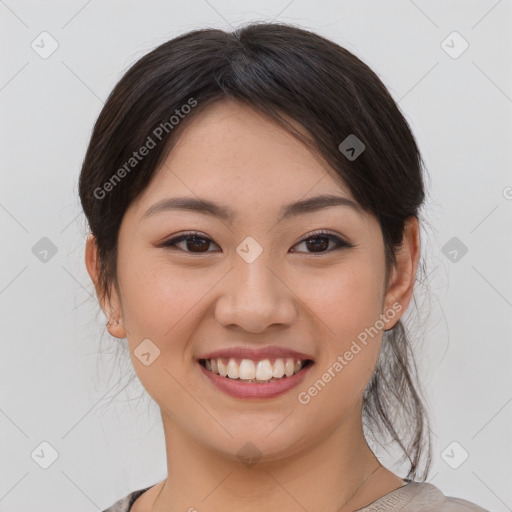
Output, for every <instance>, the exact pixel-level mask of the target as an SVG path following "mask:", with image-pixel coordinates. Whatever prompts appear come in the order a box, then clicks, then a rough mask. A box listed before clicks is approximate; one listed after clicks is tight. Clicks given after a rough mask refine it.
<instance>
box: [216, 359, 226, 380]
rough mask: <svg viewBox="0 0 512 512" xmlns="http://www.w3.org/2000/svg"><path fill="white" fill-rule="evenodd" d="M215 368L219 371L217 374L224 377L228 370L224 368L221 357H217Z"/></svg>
mask: <svg viewBox="0 0 512 512" xmlns="http://www.w3.org/2000/svg"><path fill="white" fill-rule="evenodd" d="M217 368H218V371H219V375H220V376H221V377H226V376H227V374H228V370H227V368H226V365H225V364H224V363H223V362H222V359H217Z"/></svg>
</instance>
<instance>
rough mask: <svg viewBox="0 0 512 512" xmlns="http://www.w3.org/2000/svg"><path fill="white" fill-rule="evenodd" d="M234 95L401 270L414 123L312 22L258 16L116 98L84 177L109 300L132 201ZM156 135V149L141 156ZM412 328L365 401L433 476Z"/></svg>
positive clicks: (389, 337) (203, 38) (153, 58)
mask: <svg viewBox="0 0 512 512" xmlns="http://www.w3.org/2000/svg"><path fill="white" fill-rule="evenodd" d="M226 98H230V99H235V100H238V101H241V102H243V103H244V104H247V105H250V106H251V107H252V108H253V109H255V110H257V111H259V112H261V113H263V114H265V115H267V116H268V117H269V118H270V119H272V120H273V121H275V122H277V123H279V124H280V125H281V126H283V127H284V128H285V129H286V130H288V131H289V132H290V133H292V134H293V135H295V136H296V137H297V138H299V140H301V141H302V142H303V143H304V144H306V145H307V146H308V147H309V148H310V149H311V150H312V151H314V152H315V153H317V154H319V155H320V156H321V157H322V158H323V159H324V161H326V162H327V163H328V165H329V166H330V167H331V168H332V170H331V172H332V174H333V176H335V177H337V178H338V179H341V180H342V181H343V183H344V185H345V186H348V187H349V189H350V191H351V193H352V195H353V196H354V198H355V199H356V200H357V202H358V203H359V204H360V205H361V206H362V207H363V208H364V209H365V210H366V211H367V212H369V213H371V214H372V215H374V216H375V217H376V218H377V219H378V221H379V224H380V227H381V230H382V234H383V239H384V245H385V260H386V269H387V276H388V277H389V275H390V271H391V269H392V266H393V265H394V264H395V263H396V259H395V251H396V250H397V249H399V248H400V246H401V243H402V239H403V234H404V225H405V224H404V223H405V221H406V219H407V218H408V217H411V216H415V217H417V218H419V210H420V207H421V205H422V203H423V201H424V197H425V191H424V183H423V176H422V169H423V167H424V166H423V161H422V158H421V155H420V153H419V150H418V147H417V145H416V142H415V139H414V136H413V134H412V133H411V130H410V128H409V125H408V123H407V121H406V120H405V118H404V117H403V115H402V114H401V112H400V110H399V109H398V106H397V104H396V103H395V101H394V100H393V98H392V97H391V95H390V94H389V92H388V90H387V89H386V87H385V86H384V84H383V83H382V82H381V80H380V79H379V78H378V77H377V75H376V74H375V73H374V72H373V71H372V70H371V69H370V68H369V67H368V66H367V65H366V64H365V63H364V62H362V61H361V60H360V59H359V58H357V57H356V56H355V55H354V54H352V53H350V52H349V51H348V50H346V49H345V48H343V47H341V46H339V45H337V44H335V43H334V42H332V41H329V40H328V39H325V38H323V37H321V36H319V35H317V34H315V33H312V32H310V31H307V30H305V29H301V28H296V27H294V26H291V25H286V24H282V23H259V22H256V23H251V24H248V25H247V26H245V27H242V28H238V29H237V30H235V31H233V32H225V31H222V30H218V29H201V30H194V31H192V32H188V33H186V34H184V35H181V36H179V37H176V38H174V39H172V40H170V41H167V42H165V43H164V44H162V45H160V46H158V47H157V48H156V49H154V50H153V51H151V52H150V53H148V54H147V55H145V56H143V57H142V58H141V59H140V60H138V61H137V62H136V63H135V64H134V65H133V66H132V67H131V68H130V69H129V70H128V71H127V72H126V73H125V74H124V76H123V77H122V78H121V80H120V81H119V82H118V83H117V85H116V86H115V88H114V89H113V91H112V92H111V94H110V96H109V97H108V99H107V101H106V103H105V106H104V108H103V109H102V111H101V113H100V115H99V117H98V120H97V121H96V124H95V126H94V130H93V133H92V136H91V139H90V143H89V146H88V149H87V153H86V155H85V159H84V162H83V167H82V170H81V174H80V183H79V194H80V200H81V202H82V206H83V209H84V212H85V215H86V217H87V220H88V222H89V226H90V230H91V233H92V234H93V235H94V237H95V239H96V243H97V247H98V255H99V262H100V268H99V276H100V278H99V285H100V290H101V294H102V295H103V297H105V298H107V299H109V298H110V290H111V286H112V285H114V286H116V287H117V281H116V260H117V240H118V233H119V228H120V224H121V221H122V219H123V216H124V214H125V212H126V210H127V208H128V207H129V206H130V204H131V203H132V202H133V201H134V200H135V199H136V198H137V197H138V196H139V195H140V194H141V192H142V191H143V190H144V189H145V188H146V187H147V186H148V184H149V183H150V181H151V179H152V177H153V176H154V175H155V172H156V171H157V169H158V168H159V166H160V165H161V163H162V162H163V160H164V158H165V157H166V156H167V154H168V152H169V151H170V150H171V149H172V147H173V144H175V142H176V140H177V137H178V136H179V133H180V132H181V131H182V130H183V129H184V128H185V127H186V126H187V123H188V122H189V121H190V120H191V119H192V118H194V117H195V116H197V115H199V114H200V112H201V111H202V109H204V108H205V107H206V106H208V105H209V104H211V103H213V102H216V101H220V100H222V99H226ZM194 102H195V103H194ZM185 105H189V106H191V105H194V106H193V108H192V107H190V108H186V109H185V108H184V106H185ZM173 115H174V116H175V118H176V119H177V118H178V117H179V120H178V122H175V120H172V119H171V116H173ZM287 116H288V118H291V119H293V120H295V121H297V122H298V123H300V125H302V126H303V127H304V128H305V129H306V130H307V135H305V134H304V133H302V132H299V131H298V130H296V129H295V128H294V127H293V126H292V124H290V123H289V122H288V120H287V118H286V117H287ZM155 134H158V137H157V136H156V135H155ZM351 134H353V135H355V136H356V137H357V138H358V139H359V140H360V141H362V142H363V144H364V145H365V149H364V151H363V152H362V153H361V154H360V155H359V156H358V157H357V158H356V159H354V160H349V159H348V158H347V157H346V156H345V155H344V154H342V152H341V151H340V149H339V145H340V143H341V142H342V141H344V140H345V139H346V138H347V137H348V136H349V135H351ZM148 137H149V138H151V140H152V141H153V142H155V146H154V148H152V149H151V150H150V151H148V152H147V154H146V155H145V156H144V158H141V159H140V160H137V161H136V162H135V161H131V160H130V159H131V158H133V153H134V151H137V150H138V149H139V148H141V147H143V146H145V145H146V146H147V145H148V144H149V139H148ZM156 139H158V140H156ZM127 162H131V164H133V165H131V164H130V166H128V167H127ZM121 169H124V172H123V171H121ZM116 176H117V177H116ZM109 184H110V185H109ZM420 267H421V266H420ZM406 331H407V329H406V328H405V326H404V324H403V323H402V321H398V322H397V323H396V325H395V326H394V328H393V329H391V330H390V331H387V332H385V333H384V337H383V343H382V349H381V353H380V358H379V362H378V365H377V368H376V371H375V373H374V375H373V377H372V379H371V381H370V383H369V385H368V387H367V389H366V390H365V393H364V397H363V399H364V400H363V418H364V424H365V427H366V428H367V430H368V431H369V432H370V433H372V434H375V433H376V432H377V433H379V434H382V438H384V436H385V435H387V436H388V437H390V439H391V440H392V441H394V442H395V443H396V444H397V446H398V447H399V448H400V450H401V452H402V453H403V459H402V460H407V461H408V463H409V472H408V474H407V478H412V479H422V480H425V479H426V476H427V474H428V470H429V467H430V463H431V442H430V432H429V427H428V415H427V413H426V408H425V406H424V404H423V401H422V399H421V394H420V388H419V386H418V383H417V370H416V366H415V363H414V360H413V357H412V352H411V346H410V345H411V344H410V340H409V336H408V334H407V332H406ZM423 459H425V464H424V470H423V473H421V474H420V463H421V460H423Z"/></svg>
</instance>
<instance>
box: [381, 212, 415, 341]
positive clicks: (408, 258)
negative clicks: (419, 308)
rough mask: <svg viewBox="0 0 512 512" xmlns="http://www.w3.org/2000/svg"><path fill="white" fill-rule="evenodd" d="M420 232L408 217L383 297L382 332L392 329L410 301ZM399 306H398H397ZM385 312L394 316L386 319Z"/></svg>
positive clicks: (411, 218)
mask: <svg viewBox="0 0 512 512" xmlns="http://www.w3.org/2000/svg"><path fill="white" fill-rule="evenodd" d="M420 248H421V245H420V231H419V222H418V219H417V218H416V217H409V218H408V219H407V220H406V221H405V228H404V236H403V242H402V246H401V247H400V249H399V251H398V252H397V253H396V265H395V266H394V267H393V269H392V271H391V275H390V277H389V281H388V284H387V290H386V294H385V297H384V306H385V307H384V311H383V314H384V323H385V327H384V330H386V331H387V330H389V329H392V328H393V327H394V326H395V324H396V323H397V322H398V320H399V319H400V317H401V316H402V315H403V314H404V313H405V311H406V310H407V307H408V306H409V302H410V301H411V298H412V295H413V291H414V283H415V281H416V270H417V268H418V261H419V257H420ZM398 304H400V306H401V307H400V306H398ZM393 305H394V306H393ZM386 311H393V312H395V314H394V315H393V316H392V318H391V317H390V318H389V319H386V317H387V316H388V315H386V314H385V313H386Z"/></svg>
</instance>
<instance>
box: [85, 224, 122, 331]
mask: <svg viewBox="0 0 512 512" xmlns="http://www.w3.org/2000/svg"><path fill="white" fill-rule="evenodd" d="M85 266H86V267H87V272H88V273H89V276H90V278H91V280H92V282H93V283H94V288H95V289H96V295H97V297H98V300H99V302H100V305H101V309H102V310H103V311H104V313H105V316H106V317H107V318H108V322H109V323H108V324H107V329H108V332H109V333H110V334H111V335H112V336H114V338H120V339H121V338H126V330H125V328H124V326H123V325H124V324H123V321H122V318H121V313H120V312H121V301H120V300H119V296H118V294H117V290H116V288H115V286H113V287H112V289H111V298H110V300H107V299H106V297H105V295H104V293H103V291H102V290H101V286H100V282H99V268H100V266H99V257H98V245H97V243H96V238H95V237H94V235H92V234H91V235H89V236H88V237H87V242H86V245H85ZM116 322H118V323H116Z"/></svg>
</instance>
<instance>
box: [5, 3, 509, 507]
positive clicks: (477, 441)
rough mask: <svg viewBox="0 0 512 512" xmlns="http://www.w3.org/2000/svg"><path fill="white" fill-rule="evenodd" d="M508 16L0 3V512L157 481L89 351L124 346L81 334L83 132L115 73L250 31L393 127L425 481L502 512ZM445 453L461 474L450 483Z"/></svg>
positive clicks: (86, 316)
mask: <svg viewBox="0 0 512 512" xmlns="http://www.w3.org/2000/svg"><path fill="white" fill-rule="evenodd" d="M511 14H512V1H511V0H501V1H495V0H488V1H487V0H486V1H484V0H482V1H467V0H464V1H462V0H461V1H446V0H437V1H430V2H427V1H420V0H415V1H414V2H413V1H412V0H395V1H386V2H383V1H379V0H375V1H366V0H365V1H361V0H360V1H333V0H331V1H305V0H294V1H291V2H290V1H289V0H283V1H275V0H274V1H270V0H267V1H249V0H243V1H240V0H239V1H237V2H235V1H228V0H211V1H205V0H191V1H188V2H186V3H185V2H178V1H175V0H174V1H164V0H159V1H156V0H155V1H152V2H142V1H139V2H136V1H123V2H121V1H120V0H116V1H114V0H112V1H100V0H89V1H88V2H87V1H84V0H73V1H69V0H68V1H63V0H61V1H56V0H53V1H49V2H36V1H23V0H5V1H3V0H0V38H1V47H2V49H3V51H2V56H1V75H0V108H1V123H0V125H1V142H0V144H1V147H0V149H1V161H2V174H1V179H2V181H1V187H0V223H1V228H2V251H1V253H0V254H1V258H2V260H1V265H0V269H1V272H0V311H1V332H2V339H1V344H2V345H1V355H0V413H1V414H0V432H1V437H0V460H1V463H0V511H9V512H17V511H36V510H37V511H38V512H41V511H50V510H51V511H52V512H60V511H69V510H73V511H95V510H102V509H103V508H106V507H107V506H108V505H110V504H111V503H113V502H114V501H115V500H116V499H119V498H120V497H122V496H124V495H126V494H127V493H128V492H130V491H132V490H134V489H138V488H142V487H143V486H147V485H151V484H154V483H156V482H157V481H159V480H161V479H163V478H164V477H165V475H166V461H165V455H164V442H163V433H162V429H161V425H160V418H159V416H158V411H157V409H156V408H155V407H152V405H154V403H153V404H152V403H150V401H149V400H147V397H146V399H143V400H142V401H141V400H139V399H138V396H139V395H140V394H141V390H142V388H141V387H140V385H138V386H137V382H135V385H133V384H132V385H130V386H128V387H126V389H124V390H122V388H123V386H124V385H125V384H126V383H127V382H128V377H129V373H128V372H129V371H130V364H131V363H130V362H129V360H126V359H125V361H127V362H128V365H125V366H122V365H120V367H119V368H114V367H113V358H112V357H111V356H109V355H108V354H107V355H104V356H100V357H99V359H98V351H99V349H100V339H102V347H103V349H104V350H110V351H111V352H112V351H113V350H114V347H115V346H116V344H122V343H124V341H119V340H116V339H114V338H110V336H109V335H108V332H107V331H106V330H105V328H104V323H103V322H104V319H103V318H102V316H101V315H98V314H97V312H98V307H97V304H96V302H95V297H94V294H93V287H92V284H91V283H90V280H89V277H88V275H87V272H86V269H85V265H84V263H83V254H84V244H85V236H86V226H85V223H84V217H83V215H82V214H81V209H80V207H79V203H78V199H77V178H78V174H79V169H80V165H81V162H82V159H83V156H84V153H85V149H86V144H87V142H88V137H89V136H90V133H91V129H92V125H93V123H94V121H95V119H96V117H97V115H98V113H99V111H100V109H101V107H102V105H103V102H104V100H105V99H106V97H107V95H108V93H109V92H110V91H111V89H112V87H113V86H114V84H115V83H116V81H117V80H118V79H119V78H120V77H121V75H122V73H123V71H125V70H126V69H127V67H128V66H129V65H130V64H131V63H133V62H134V61H135V60H136V59H138V58H140V57H141V56H142V55H143V54H145V53H146V52H147V51H149V50H150V49H152V48H154V47H155V46H157V45H158V44H160V43H162V42H164V41H165V40H167V39H169V38H171V37H174V36H176V35H178V34H181V33H183V32H185V31H188V30H192V29H195V28H199V27H206V26H209V27H219V28H228V29H229V28H230V27H231V26H233V27H235V26H238V25H239V24H241V23H246V22H248V21H251V20H256V19H267V20H271V19H277V20H279V21H284V22H292V23H296V24H298V25H301V26H303V27H305V28H309V29H312V30H314V31H317V32H318V33H320V34H322V35H324V36H327V37H329V38H331V39H333V40H334V41H336V42H337V43H339V44H341V45H344V46H345V47H347V48H348V49H349V50H350V51H352V52H354V53H355V54H356V55H358V56H359V57H360V58H361V59H363V60H364V61H365V62H366V63H368V64H369V65H370V67H372V69H374V70H375V71H376V73H377V74H378V75H379V76H380V77H381V79H382V80H383V82H384V83H385V84H386V86H387V87H388V88H389V89H390V92H391V93H392V95H393V97H394V98H395V99H396V101H398V103H399V106H400V108H401V109H402V111H403V112H404V114H405V115H406V118H407V119H408V121H409V122H410V124H411V127H412V129H413V131H414V133H415V135H416V137H417V140H418V143H419V145H420V149H421V151H422V153H423V156H424V159H425V162H426V164H427V168H428V171H429V173H430V177H431V179H430V180H428V183H427V184H428V188H429V200H428V204H427V208H426V209H425V210H424V215H425V217H427V219H428V220H429V222H430V225H431V226H432V227H431V228H428V229H427V228H425V231H424V232H423V233H422V240H423V241H424V247H423V249H424V254H425V256H426V257H427V259H428V265H429V269H430V270H429V272H430V274H429V280H430V283H431V285H430V286H431V292H430V293H431V295H430V299H429V301H427V302H424V306H425V308H429V310H430V315H429V317H428V320H426V322H427V323H426V324H425V326H424V332H425V339H424V341H423V343H422V348H421V354H420V355H419V356H418V360H419V362H420V368H421V372H422V375H423V378H424V382H425V387H426V390H427V396H428V399H429V401H430V408H431V410H432V420H433V425H432V428H433V432H434V441H435V450H434V455H435V462H434V466H433V469H432V472H431V474H430V478H429V481H430V482H432V483H433V484H434V485H436V486H438V487H439V488H440V489H441V490H442V491H443V492H445V493H446V494H447V495H451V496H459V497H464V498H466V499H469V500H471V501H475V502H476V503H478V504H480V505H481V506H484V507H486V508H488V509H489V510H492V511H496V512H502V511H510V510H512V488H511V485H510V484H511V480H510V475H511V469H510V463H509V461H510V458H511V455H512V442H511V436H510V432H511V431H512V429H511V424H512V403H511V402H512V386H511V376H510V374H511V371H510V366H511V365H510V361H511V351H512V349H511V345H512V344H511V334H512V271H511V265H510V262H511V261H512V260H511V256H512V229H511V228H512V174H511V149H510V148H511V135H512V126H511V124H512V123H511V120H512V77H511V66H510V62H511V54H512V51H511V50H512V48H511V40H512V30H511V18H512V16H511ZM43 31H47V32H48V33H49V34H51V36H52V37H53V38H54V39H55V40H56V41H57V43H58V45H59V46H58V48H57V50H56V51H55V52H54V53H53V54H52V55H50V56H49V57H48V58H46V59H43V58H41V56H40V55H39V54H38V53H36V51H34V50H33V49H32V47H31V43H32V41H34V40H35V42H36V43H38V41H39V43H38V44H39V46H40V47H42V46H43V44H44V45H45V48H46V49H48V48H49V47H50V46H49V40H48V39H46V40H45V43H41V42H40V40H41V38H40V37H39V34H40V33H41V32H43ZM453 31H457V32H459V33H460V34H461V36H462V37H463V38H464V39H465V40H466V41H467V42H468V43H469V48H468V49H467V50H466V51H465V52H464V53H463V54H462V55H460V56H459V57H458V58H452V57H451V56H449V55H448V54H447V53H446V51H445V50H444V49H443V47H442V41H443V40H445V39H446V37H447V36H448V35H449V34H451V33H452V32H453ZM45 37H47V36H45ZM449 41H450V40H448V44H450V45H452V46H454V48H455V50H457V49H458V48H461V46H460V41H455V42H454V43H453V44H452V43H450V42H449ZM42 237H48V238H49V239H50V240H51V241H52V242H53V244H55V246H56V248H57V253H56V254H55V255H54V256H53V257H51V258H49V257H48V261H47V262H42V261H40V259H39V258H38V257H36V255H35V254H33V252H32V248H33V247H34V245H35V244H36V243H37V242H38V241H39V240H40V239H41V238H42ZM452 237H457V238H458V239H459V240H460V241H461V242H462V243H464V244H465V246H467V248H468V252H467V254H465V255H464V256H463V257H461V258H459V259H458V261H456V262H453V261H451V260H450V259H449V258H448V257H447V256H446V255H445V253H447V251H446V250H444V251H443V247H444V246H445V244H446V243H447V242H448V241H449V240H450V239H451V238H452ZM459 256H460V253H459ZM419 302H420V303H422V300H419ZM109 347H110V348H109ZM127 375H128V376H127ZM123 376H124V378H123ZM119 391H121V392H119ZM142 391H143V390H142ZM112 398H113V400H112V401H110V399H112ZM148 404H149V407H148V406H147V405H148ZM454 441H456V442H457V443H458V445H456V446H455V448H454V449H453V451H452V449H451V448H450V449H449V450H448V453H447V454H446V453H445V456H444V458H443V457H442V453H443V451H444V450H445V448H446V447H448V446H449V445H450V443H452V442H454ZM42 442H47V443H49V444H50V445H51V446H52V447H53V449H55V450H56V452H57V453H58V458H57V460H56V461H55V462H54V463H53V464H52V465H51V466H50V467H49V468H48V469H43V468H41V467H40V465H39V464H38V463H36V461H38V462H41V460H42V459H43V458H44V457H41V453H42V452H41V446H40V444H41V443H42ZM459 445H460V446H459ZM452 448H453V447H452ZM42 449H43V452H44V454H45V457H46V458H47V459H48V457H50V454H51V449H50V448H48V447H46V446H45V445H43V447H42ZM34 450H35V454H34V458H32V456H31V454H32V453H33V452H34ZM462 450H465V451H467V453H468V454H469V458H468V459H467V460H466V461H465V462H464V463H463V464H462V465H461V466H460V467H459V468H458V469H453V468H452V467H450V465H449V464H448V462H450V463H451V464H452V465H455V464H456V463H457V461H460V458H461V457H462V455H463V453H464V452H463V451H462ZM37 454H40V456H39V459H38V457H37ZM48 460H49V459H48ZM390 464H391V463H390ZM401 475H402V476H403V473H401Z"/></svg>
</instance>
